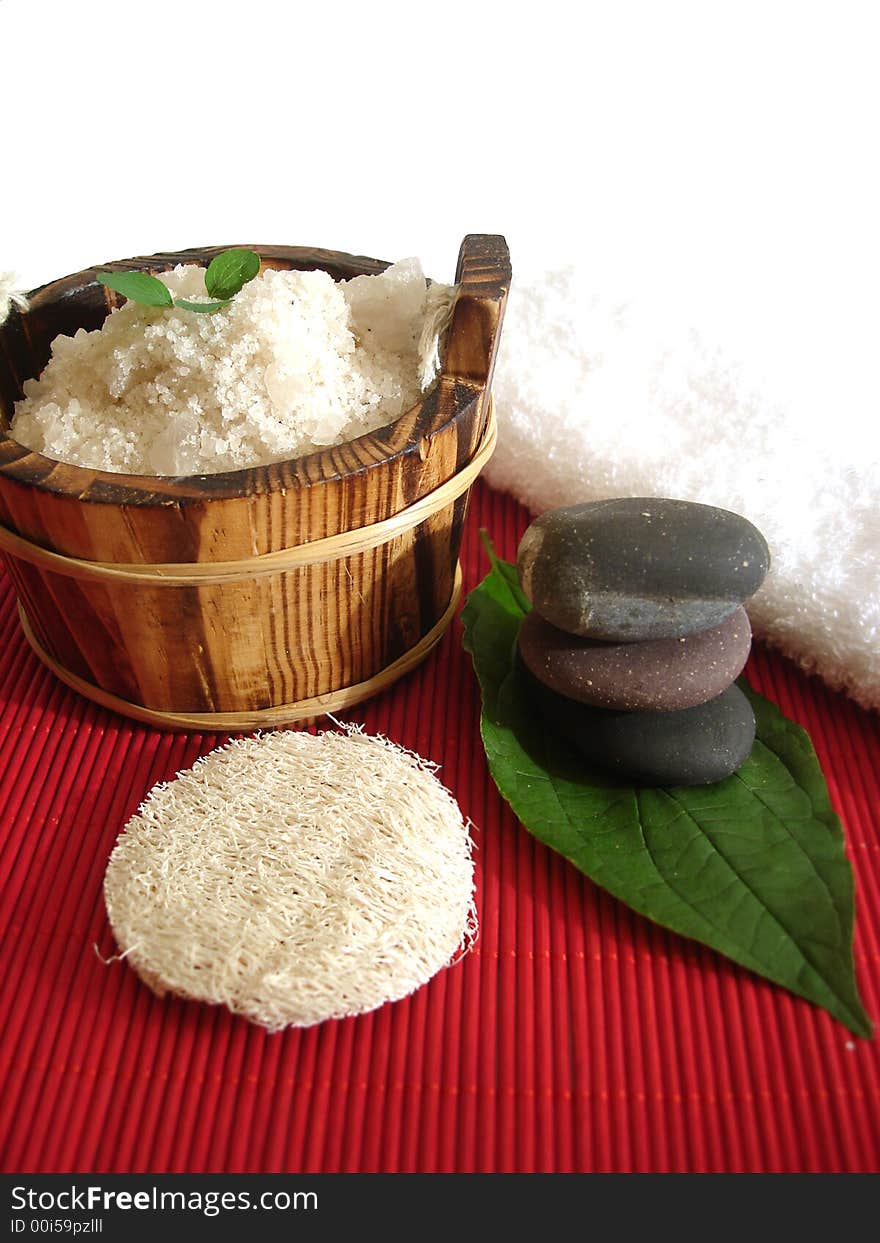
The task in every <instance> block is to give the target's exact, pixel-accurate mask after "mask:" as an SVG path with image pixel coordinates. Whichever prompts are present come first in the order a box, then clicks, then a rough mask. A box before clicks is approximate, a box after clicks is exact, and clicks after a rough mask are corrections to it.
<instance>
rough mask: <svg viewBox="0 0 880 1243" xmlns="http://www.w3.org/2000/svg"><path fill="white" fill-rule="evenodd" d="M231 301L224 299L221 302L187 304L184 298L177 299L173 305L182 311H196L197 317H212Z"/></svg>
mask: <svg viewBox="0 0 880 1243" xmlns="http://www.w3.org/2000/svg"><path fill="white" fill-rule="evenodd" d="M231 301H232V299H231V298H226V299H225V300H224V301H223V302H188V301H187V299H186V298H178V299H177V301H176V302H175V303H174V305H175V306H179V307H182V308H183V310H184V311H196V312H198V314H199V315H214V314H215V313H216V312H217V311H222V310H223V308H224V307H226V306H229V303H230V302H231Z"/></svg>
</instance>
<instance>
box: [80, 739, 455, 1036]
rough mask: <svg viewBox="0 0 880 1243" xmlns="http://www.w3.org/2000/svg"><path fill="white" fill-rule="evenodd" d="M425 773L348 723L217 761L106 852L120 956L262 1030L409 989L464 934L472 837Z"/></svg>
mask: <svg viewBox="0 0 880 1243" xmlns="http://www.w3.org/2000/svg"><path fill="white" fill-rule="evenodd" d="M433 769H434V765H432V764H429V763H428V762H427V761H425V760H423V759H421V758H420V757H419V756H417V755H414V754H413V753H412V752H409V751H406V750H404V749H403V748H402V747H399V746H396V745H395V744H394V743H391V742H389V741H388V740H387V739H385V738H381V737H372V736H370V735H368V734H364V733H362V732H361V731H360V730H359V729H358V728H357V727H355V726H348V727H346V728H345V729H344V730H343V731H341V732H333V731H328V732H326V733H322V734H317V735H313V734H309V733H306V732H297V731H279V732H277V733H272V734H266V735H263V736H258V737H254V738H245V739H239V740H236V741H234V742H231V743H228V744H227V745H226V746H224V747H221V748H219V749H218V750H216V751H212V752H211V753H210V754H209V755H207V756H205V757H204V758H203V759H201V760H199V761H198V762H197V763H196V765H195V766H194V767H193V768H192V769H190V770H189V771H188V772H185V773H181V774H179V775H178V777H177V778H176V779H175V780H173V781H170V782H168V783H167V784H166V785H160V786H157V787H156V788H155V789H154V790H152V791H151V792H150V794H149V795H148V797H147V799H146V801H145V802H144V804H143V805H142V806H141V808H140V810H139V811H138V813H137V814H136V815H135V816H134V817H133V818H132V819H131V820H130V821H129V823H128V825H127V826H126V829H125V832H124V833H122V834H121V835H120V837H119V839H118V841H117V844H116V847H115V848H114V850H113V853H112V855H111V857H110V862H109V864H108V866H107V872H106V876H105V881H104V896H105V900H106V905H107V912H108V914H109V917H110V923H111V925H112V927H113V932H114V935H115V937H116V942H117V945H118V947H119V952H120V956H121V957H123V958H124V959H125V961H126V962H127V963H128V964H129V965H130V966H131V967H133V968H134V970H135V971H136V972H137V973H138V975H139V976H140V977H141V978H142V979H143V980H144V981H145V982H146V983H147V984H148V985H149V987H150V988H152V989H153V990H154V992H156V993H158V994H159V995H162V994H164V993H166V992H172V993H176V994H178V995H179V996H182V997H187V998H191V999H193V1000H197V1001H206V1002H213V1003H218V1004H223V1005H225V1006H227V1007H228V1008H229V1009H230V1010H232V1011H233V1013H235V1014H240V1015H244V1016H245V1017H246V1018H248V1019H250V1020H251V1021H252V1022H254V1023H259V1024H261V1025H262V1026H264V1027H267V1028H269V1029H270V1030H273V1031H276V1030H279V1029H280V1028H283V1027H287V1026H309V1025H311V1024H314V1023H319V1022H321V1021H322V1020H324V1019H329V1018H340V1017H343V1016H346V1015H354V1014H361V1013H364V1012H365V1011H367V1010H372V1009H374V1008H375V1007H377V1006H380V1005H382V1004H383V1003H384V1002H386V1001H395V1000H397V999H398V998H401V997H404V996H406V995H407V994H409V993H411V992H413V991H414V990H415V989H417V988H419V987H421V986H422V985H423V984H425V983H427V981H428V980H429V979H431V977H432V976H433V975H435V974H436V972H438V971H439V970H440V969H441V968H442V967H444V966H446V965H447V964H449V962H450V961H451V960H452V959H453V958H454V957H455V956H456V955H457V954H458V953H459V952H461V951H463V950H464V949H466V948H467V947H468V946H469V945H470V944H471V943H472V941H473V939H474V937H475V936H476V915H475V910H474V902H473V889H474V879H473V871H474V869H473V860H472V857H471V849H472V843H471V838H470V831H469V825H468V824H467V823H466V822H465V821H464V819H463V818H462V814H461V811H460V810H459V807H458V804H457V803H456V801H455V799H454V798H453V797H452V795H451V794H450V793H449V791H448V790H446V789H445V788H444V787H443V786H442V785H441V783H440V781H439V780H438V779H437V777H436V776H435V775H434V771H433Z"/></svg>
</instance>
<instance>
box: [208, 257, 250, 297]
mask: <svg viewBox="0 0 880 1243" xmlns="http://www.w3.org/2000/svg"><path fill="white" fill-rule="evenodd" d="M259 270H260V256H259V255H258V254H256V253H255V252H254V251H253V250H239V249H236V250H224V251H223V252H222V254H219V255H215V257H214V258H213V259H212V260H211V262H210V263H209V264H208V270H207V272H206V273H205V288H206V289H207V291H208V293H209V294H210V295H211V297H212V298H221V299H223V300H224V301H226V300H228V299H229V298H234V297H235V295H236V294H237V293H238V291H239V290H240V289H241V287H242V285H246V284H247V283H248V281H252V280H253V279H254V277H255V276H256V275H257V273H258V272H259Z"/></svg>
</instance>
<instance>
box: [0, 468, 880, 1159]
mask: <svg viewBox="0 0 880 1243" xmlns="http://www.w3.org/2000/svg"><path fill="white" fill-rule="evenodd" d="M526 523H527V517H526V513H525V511H524V510H522V509H521V508H520V507H519V506H518V505H516V504H515V503H514V502H513V501H511V500H510V499H508V498H506V497H503V496H500V495H498V494H496V493H492V492H490V491H489V490H488V489H486V488H485V487H483V486H482V485H478V487H477V488H476V489H475V491H474V494H473V499H472V507H471V513H470V516H469V519H468V524H467V529H466V533H465V543H464V549H463V564H464V570H465V587H466V588H469V587H472V586H473V585H474V584H475V583H476V582H477V581H478V580H479V578H480V577H481V576H482V574H483V573H484V572H485V569H486V565H485V560H484V558H483V555H482V553H481V551H480V547H479V543H478V539H477V532H478V529H479V527H480V526H485V527H487V528H488V529H489V531H490V532H491V533H492V536H493V538H494V540H495V544H496V547H497V549H498V551H499V553H500V554H501V555H503V556H506V557H511V558H512V557H513V555H514V553H515V549H516V542H517V539H518V537H519V535H520V534H521V533H522V531H523V530H524V528H525V526H526ZM0 663H2V674H0V811H2V836H0V883H2V898H0V937H2V955H3V963H2V969H0V1145H2V1149H0V1152H2V1156H0V1162H2V1168H3V1169H4V1170H6V1171H25V1170H27V1171H75V1172H106V1171H131V1172H139V1171H150V1172H162V1171H167V1172H172V1171H185V1172H201V1171H224V1170H225V1171H242V1172H243V1171H278V1170H287V1171H326V1172H335V1171H490V1170H495V1171H531V1170H541V1171H554V1170H555V1171H576V1170H595V1171H612V1170H615V1171H648V1170H655V1171H715V1170H730V1171H745V1170H756V1171H757V1170H764V1171H843V1170H869V1171H875V1170H877V1169H878V1168H880V1159H878V1158H880V1144H878V1140H880V1039H878V1041H877V1042H875V1043H869V1042H867V1041H862V1040H858V1039H856V1038H855V1037H851V1036H850V1035H849V1033H848V1032H846V1031H845V1030H844V1029H843V1028H842V1027H841V1026H839V1025H838V1024H836V1023H835V1022H834V1021H833V1020H832V1019H830V1018H829V1017H828V1016H827V1015H826V1014H824V1013H822V1012H820V1011H818V1010H816V1009H814V1008H812V1007H811V1006H809V1005H807V1004H806V1003H805V1002H802V1001H798V1000H795V999H794V998H793V997H790V996H789V995H788V994H787V993H784V992H783V991H782V990H781V989H778V988H774V987H772V986H771V985H770V984H766V983H764V982H763V981H761V980H759V979H757V978H756V977H754V976H751V975H749V974H748V973H747V972H745V971H742V970H739V969H738V968H736V967H734V966H732V965H731V964H729V963H727V962H725V961H724V960H723V959H721V958H719V957H718V956H717V955H715V954H713V953H711V952H710V951H708V950H704V949H702V948H701V947H699V946H697V945H694V944H692V943H690V942H687V941H683V940H681V939H679V938H677V937H675V936H672V935H671V934H668V933H666V932H663V931H662V930H660V929H659V928H656V927H654V926H652V925H651V924H649V923H648V922H646V921H645V920H643V919H640V918H639V917H638V916H636V915H634V914H632V913H631V912H629V911H628V910H627V909H626V908H624V907H623V906H621V905H620V904H619V903H617V902H615V901H614V900H613V899H612V898H609V897H608V896H607V895H605V894H603V893H601V892H600V891H599V890H597V889H596V888H595V887H594V886H593V885H592V884H590V883H589V882H588V881H587V880H585V879H584V878H583V877H582V876H581V875H580V874H579V873H578V872H576V871H575V869H574V868H573V867H571V866H570V865H569V864H567V863H565V862H564V861H563V860H562V859H561V858H559V857H558V856H556V855H553V854H552V853H551V852H550V851H548V850H546V849H544V848H543V847H542V846H540V845H539V844H538V843H537V842H535V841H534V840H533V839H532V838H531V837H530V836H529V835H528V834H527V833H526V832H525V831H524V830H523V829H522V828H521V827H520V826H519V824H518V823H517V821H516V820H515V818H514V817H513V815H512V814H511V812H510V811H509V810H508V808H507V807H506V805H505V804H504V803H503V802H502V800H501V798H500V797H499V795H498V793H497V791H496V790H495V788H494V786H493V785H492V784H491V782H490V780H489V779H488V776H487V773H486V766H485V762H484V758H483V753H482V750H481V747H480V743H479V734H478V727H477V717H478V694H477V687H476V684H475V680H474V677H473V673H472V670H471V666H470V660H469V658H468V657H466V656H465V654H464V653H463V652H462V649H461V627H460V624H459V623H458V622H456V623H455V624H454V626H453V627H452V629H451V630H450V632H449V633H448V634H447V635H446V637H445V638H444V640H443V642H442V644H441V645H440V647H439V649H438V650H437V652H436V654H435V655H434V656H433V657H432V658H431V659H430V660H429V661H428V663H427V664H426V665H425V666H423V668H422V669H421V670H420V671H418V672H417V673H415V674H414V675H412V676H410V677H409V678H408V679H407V680H405V681H404V682H403V683H401V684H399V685H398V686H397V687H396V688H394V689H393V690H392V691H390V692H389V693H387V694H386V695H384V696H382V697H381V698H380V699H378V700H376V701H375V702H373V703H372V704H370V705H368V706H367V707H365V708H364V709H361V710H355V711H353V712H352V713H350V714H349V716H350V718H351V719H354V720H361V721H363V723H364V724H365V726H366V728H367V729H368V730H369V731H371V732H381V733H384V734H387V735H388V736H389V737H390V738H392V739H394V740H395V741H396V742H400V743H403V744H404V745H405V746H407V747H411V748H413V749H414V750H416V751H418V752H420V754H422V755H424V756H428V757H430V758H432V759H434V760H436V761H438V762H439V763H440V764H441V765H442V770H441V774H440V775H441V777H442V779H443V781H444V782H445V783H446V784H447V785H448V786H449V787H450V789H451V790H452V791H453V793H454V794H455V795H456V797H457V798H458V800H459V803H460V804H461V807H462V810H463V811H464V813H465V814H466V815H468V816H470V817H471V819H472V820H473V821H474V823H475V825H477V826H478V833H477V840H478V845H479V850H478V852H477V856H476V859H477V884H478V897H477V902H478V908H479V913H480V921H481V929H482V931H481V937H480V941H479V944H478V946H477V948H476V949H475V950H474V951H473V952H472V953H471V954H470V956H469V957H467V958H466V959H465V960H464V961H463V962H461V963H460V964H459V965H457V966H456V967H454V968H452V969H451V970H448V971H444V972H441V974H440V975H439V976H437V978H436V979H435V980H434V981H433V982H432V983H431V984H429V985H428V986H427V987H426V988H423V989H422V990H421V991H420V992H418V993H416V994H415V995H414V996H413V997H411V998H410V999H408V1000H406V1001H402V1002H398V1003H397V1004H396V1005H393V1006H385V1007H384V1008H383V1009H382V1010H379V1011H376V1012H375V1013H373V1014H370V1015H366V1016H364V1017H362V1018H359V1019H351V1020H347V1021H345V1022H338V1023H325V1024H323V1025H322V1026H320V1027H316V1028H311V1029H310V1030H307V1031H290V1032H286V1033H283V1034H281V1035H276V1036H268V1035H266V1033H265V1032H264V1031H262V1030H261V1029H260V1028H257V1027H253V1026H251V1025H249V1024H248V1023H246V1022H244V1021H243V1020H240V1019H234V1018H232V1016H231V1015H229V1014H228V1013H227V1012H226V1011H223V1010H220V1009H216V1008H209V1007H207V1006H199V1005H195V1004H184V1003H181V1002H177V1001H172V1000H165V1001H159V1000H157V999H156V998H155V997H153V996H152V994H151V993H150V992H149V991H148V990H147V989H146V988H145V987H144V985H142V984H140V983H139V982H138V980H137V979H136V977H135V975H134V973H133V972H131V971H130V970H128V969H127V968H126V966H125V964H124V963H116V964H113V965H110V966H105V965H104V964H102V962H101V961H100V960H99V959H98V957H97V956H96V954H95V951H94V949H93V945H94V944H95V943H97V945H98V948H99V949H100V951H101V953H102V954H103V955H104V956H105V957H106V956H109V955H110V954H111V953H112V952H113V941H112V937H111V936H110V933H109V931H108V927H107V920H106V917H105V914H104V906H103V901H102V897H101V882H102V878H103V872H104V867H105V864H106V861H107V857H108V855H109V853H110V849H111V847H112V845H113V842H114V840H115V838H116V835H117V834H118V832H119V831H120V829H121V828H122V826H123V825H124V824H125V822H126V820H127V818H128V817H129V816H130V815H131V814H132V812H133V811H134V810H135V808H136V807H137V805H138V803H139V801H140V800H141V799H142V798H143V796H144V795H145V794H146V792H147V790H148V789H149V788H150V787H151V786H152V785H153V784H154V783H155V782H157V781H159V780H162V779H165V778H168V777H170V776H171V775H173V774H174V773H175V772H176V771H177V770H179V769H181V768H184V767H187V766H189V765H190V764H191V763H192V762H193V760H195V758H196V757H197V756H198V755H199V754H203V753H204V752H206V751H208V750H210V749H211V748H212V747H214V746H216V745H217V744H218V743H219V742H221V741H223V739H222V737H219V736H214V735H211V736H206V735H189V736H182V735H173V734H166V733H159V732H157V731H155V730H151V729H148V728H145V727H141V726H138V725H135V724H133V723H131V722H128V721H124V720H122V719H121V718H119V717H115V716H113V715H112V714H111V713H108V712H105V711H103V710H101V709H98V708H96V707H94V706H93V705H91V704H90V703H87V702H86V701H85V700H83V699H80V698H79V697H78V696H76V695H75V694H73V693H72V692H71V691H68V690H66V689H65V688H64V687H63V686H62V685H61V684H60V683H58V682H57V681H56V680H55V679H54V678H53V677H52V675H51V674H49V673H48V672H47V671H45V670H44V669H43V668H42V667H41V666H40V665H39V664H38V662H37V661H36V659H35V658H34V657H33V656H32V655H31V653H30V651H29V650H28V648H27V647H26V645H25V643H24V640H23V638H22V637H21V634H20V633H19V630H18V623H17V620H16V617H15V609H14V602H13V595H12V591H11V588H10V586H9V582H8V579H5V578H2V579H0ZM748 675H749V678H750V680H751V682H752V684H753V685H754V686H755V687H756V688H757V689H758V690H760V691H762V692H763V693H764V694H766V695H768V696H769V697H770V698H772V699H773V700H775V701H776V702H777V703H778V704H779V705H780V707H781V708H782V709H783V711H785V712H786V713H787V714H788V715H789V716H791V717H793V718H794V719H795V720H797V721H799V722H800V723H801V724H803V725H805V726H806V728H807V729H808V730H809V732H810V734H811V736H812V739H813V742H814V744H815V746H816V749H817V751H818V753H819V758H820V760H821V762H822V765H823V767H824V769H825V773H826V775H827V777H828V783H829V786H830V789H831V797H832V801H833V803H834V805H835V807H836V808H837V810H838V811H839V812H840V814H841V816H842V818H843V821H844V824H845V826H846V833H847V842H848V849H849V854H850V858H851V859H852V861H853V865H854V867H855V871H856V879H857V886H858V914H857V931H856V967H857V971H858V977H859V982H860V985H861V988H862V992H863V996H864V999H865V1003H866V1005H867V1007H868V1010H869V1012H870V1013H871V1014H872V1015H873V1017H874V1018H875V1019H880V811H878V808H880V730H878V717H877V715H876V714H872V713H867V712H863V711H861V710H859V709H858V708H857V707H856V706H855V705H854V704H853V703H851V702H850V701H849V700H847V699H845V698H843V697H841V696H838V695H833V694H831V693H830V692H829V691H828V690H827V689H826V688H825V687H824V685H823V684H822V683H821V682H819V681H818V680H816V679H812V678H806V677H804V676H803V675H802V674H800V673H799V672H798V671H797V670H796V669H795V668H794V666H793V665H791V664H790V663H789V662H787V661H785V660H783V659H781V658H780V657H777V656H775V655H773V654H770V653H767V652H766V651H764V650H763V649H758V650H757V651H756V652H755V653H754V654H753V656H752V659H751V662H750V664H749V667H748Z"/></svg>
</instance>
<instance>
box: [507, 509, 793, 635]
mask: <svg viewBox="0 0 880 1243" xmlns="http://www.w3.org/2000/svg"><path fill="white" fill-rule="evenodd" d="M769 564H770V554H769V551H768V548H767V543H766V541H765V539H764V537H763V536H762V535H761V533H760V531H758V530H757V529H756V528H755V527H754V526H752V524H751V523H750V522H748V521H746V519H745V518H742V517H740V516H739V514H733V513H731V512H730V511H729V510H726V509H716V508H715V507H714V506H711V505H697V504H694V503H692V502H689V501H673V500H663V499H661V498H656V497H655V498H650V497H649V498H645V497H626V498H623V499H619V500H609V501H593V502H591V503H589V504H585V505H572V506H570V507H568V508H565V509H553V510H548V511H547V513H545V514H542V515H541V516H540V518H537V519H536V520H535V521H534V522H533V523H532V525H531V526H530V527H529V528H528V530H527V531H526V533H525V535H524V536H523V538H522V541H521V542H520V546H519V553H518V556H517V569H518V571H519V577H520V582H521V583H522V587H523V590H524V592H525V594H526V595H527V596H528V598H529V600H531V602H532V604H533V606H534V607H535V609H537V611H538V612H539V613H540V614H541V616H542V617H544V618H545V619H546V620H547V621H549V622H551V623H552V624H553V625H554V626H558V627H559V629H560V630H566V631H568V632H569V633H571V634H579V635H583V636H585V637H587V638H593V639H604V640H608V641H614V642H617V641H620V642H635V641H639V640H642V639H663V638H675V637H680V636H681V635H687V634H692V633H693V632H694V631H697V630H706V629H708V628H709V627H710V626H715V625H717V624H718V622H720V621H723V619H724V618H725V617H729V616H730V614H731V613H732V612H733V611H734V609H735V608H736V607H737V606H738V605H740V604H742V603H743V601H745V600H747V599H748V598H749V597H750V596H752V595H754V593H755V592H756V591H757V589H758V588H759V587H760V585H761V583H762V582H763V580H764V576H765V574H766V573H767V569H768V567H769Z"/></svg>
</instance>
